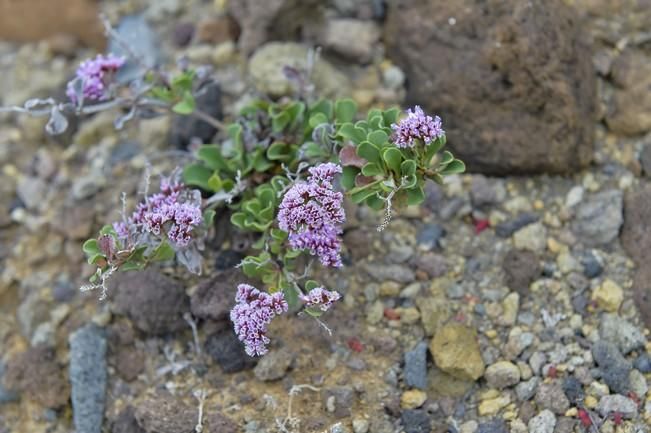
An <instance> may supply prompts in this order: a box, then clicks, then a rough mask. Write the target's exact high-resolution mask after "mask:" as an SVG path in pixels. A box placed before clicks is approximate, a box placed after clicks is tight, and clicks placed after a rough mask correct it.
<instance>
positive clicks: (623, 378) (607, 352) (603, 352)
mask: <svg viewBox="0 0 651 433" xmlns="http://www.w3.org/2000/svg"><path fill="white" fill-rule="evenodd" d="M592 356H593V358H594V360H595V362H596V363H597V366H599V370H600V371H601V375H602V378H603V380H604V382H606V385H608V386H609V387H610V389H611V390H613V391H615V392H617V393H621V394H626V393H627V392H628V391H629V389H630V386H629V373H630V371H631V363H630V362H628V361H627V360H626V358H624V357H623V356H622V354H621V353H620V352H619V349H618V348H617V346H615V345H614V344H613V343H609V342H607V341H602V340H600V341H597V342H596V343H595V344H594V345H593V346H592Z"/></svg>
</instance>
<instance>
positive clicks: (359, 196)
mask: <svg viewBox="0 0 651 433" xmlns="http://www.w3.org/2000/svg"><path fill="white" fill-rule="evenodd" d="M369 185H371V184H369ZM362 188H363V187H362ZM372 196H377V185H373V187H371V188H365V189H359V190H358V191H356V192H353V193H352V194H351V195H350V199H351V200H352V201H353V203H362V202H363V201H364V200H366V199H367V198H369V197H372Z"/></svg>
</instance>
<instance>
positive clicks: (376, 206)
mask: <svg viewBox="0 0 651 433" xmlns="http://www.w3.org/2000/svg"><path fill="white" fill-rule="evenodd" d="M365 203H366V206H368V207H370V208H371V209H373V210H381V209H384V208H385V206H386V202H385V201H384V200H382V199H381V198H380V197H378V196H377V195H374V196H370V197H368V198H367V199H366V202H365Z"/></svg>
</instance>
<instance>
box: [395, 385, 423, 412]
mask: <svg viewBox="0 0 651 433" xmlns="http://www.w3.org/2000/svg"><path fill="white" fill-rule="evenodd" d="M425 400H427V394H425V392H424V391H421V390H420V389H410V390H408V391H405V392H403V393H402V397H400V407H402V408H403V409H417V408H419V407H421V406H422V405H423V404H424V403H425Z"/></svg>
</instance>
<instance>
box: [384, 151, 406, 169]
mask: <svg viewBox="0 0 651 433" xmlns="http://www.w3.org/2000/svg"><path fill="white" fill-rule="evenodd" d="M382 159H383V160H384V162H385V163H386V165H387V167H389V169H390V170H391V171H393V172H394V173H396V174H400V172H401V170H400V164H402V153H400V150H398V149H397V148H395V147H387V148H385V149H384V150H383V152H382Z"/></svg>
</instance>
